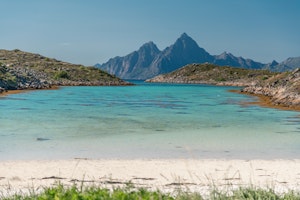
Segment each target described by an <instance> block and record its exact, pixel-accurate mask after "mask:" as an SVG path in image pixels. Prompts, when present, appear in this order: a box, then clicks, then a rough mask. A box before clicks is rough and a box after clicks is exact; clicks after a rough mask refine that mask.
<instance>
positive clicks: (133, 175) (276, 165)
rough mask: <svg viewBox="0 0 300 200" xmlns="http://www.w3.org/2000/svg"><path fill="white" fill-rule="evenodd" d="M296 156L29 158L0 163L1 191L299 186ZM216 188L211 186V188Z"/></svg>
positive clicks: (278, 189)
mask: <svg viewBox="0 0 300 200" xmlns="http://www.w3.org/2000/svg"><path fill="white" fill-rule="evenodd" d="M299 179H300V160H221V159H218V160H212V159H203V160H201V159H199V160H198V159H135V160H121V159H112V160H109V159H108V160H93V159H86V158H82V159H72V160H30V161H20V160H19V161H1V162H0V191H2V192H3V191H5V192H8V193H9V192H10V193H16V192H28V191H32V190H33V189H34V190H37V191H39V190H41V189H43V188H44V187H51V186H54V185H57V184H58V183H61V184H63V185H65V186H72V185H74V184H77V185H81V184H83V185H84V186H89V185H91V186H100V187H104V188H109V189H111V188H116V187H125V186H126V185H127V184H128V183H131V184H133V185H134V186H135V187H142V188H148V189H150V190H157V189H158V190H161V191H163V192H175V191H176V190H177V191H178V189H181V190H184V191H185V190H186V191H190V192H199V193H202V194H206V193H208V192H209V191H211V189H215V188H217V189H225V190H226V189H227V190H228V189H231V190H232V189H237V188H240V187H254V188H265V189H274V190H275V191H276V192H287V191H290V190H295V191H297V190H299V187H300V182H299ZM214 187H215V188H214Z"/></svg>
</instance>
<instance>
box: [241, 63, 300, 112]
mask: <svg viewBox="0 0 300 200" xmlns="http://www.w3.org/2000/svg"><path fill="white" fill-rule="evenodd" d="M241 92H242V93H248V94H254V95H263V96H265V97H267V98H269V100H270V102H271V103H272V105H274V106H283V107H286V108H291V109H296V110H300V68H298V69H296V70H294V71H293V72H290V73H282V74H279V75H277V76H274V77H273V78H271V79H270V80H268V81H266V82H264V83H261V84H257V85H254V86H248V87H245V88H243V89H242V90H241Z"/></svg>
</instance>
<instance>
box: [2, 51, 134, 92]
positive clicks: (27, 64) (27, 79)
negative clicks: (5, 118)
mask: <svg viewBox="0 0 300 200" xmlns="http://www.w3.org/2000/svg"><path fill="white" fill-rule="evenodd" d="M102 85H103V86H118V85H131V84H130V83H128V82H125V81H123V80H121V79H119V78H117V77H116V76H113V75H110V74H108V73H106V72H104V71H102V70H100V69H97V68H95V67H86V66H83V65H75V64H71V63H67V62H62V61H59V60H56V59H52V58H47V57H45V56H42V55H39V54H33V53H28V52H24V51H20V50H18V49H15V50H12V51H8V50H0V93H2V92H5V91H8V90H28V89H50V88H53V87H57V86H102Z"/></svg>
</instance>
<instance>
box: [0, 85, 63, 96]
mask: <svg viewBox="0 0 300 200" xmlns="http://www.w3.org/2000/svg"><path fill="white" fill-rule="evenodd" d="M58 89H59V86H51V87H50V88H41V89H22V90H7V91H4V92H2V93H0V97H5V96H8V95H11V94H20V93H26V92H31V91H38V90H58Z"/></svg>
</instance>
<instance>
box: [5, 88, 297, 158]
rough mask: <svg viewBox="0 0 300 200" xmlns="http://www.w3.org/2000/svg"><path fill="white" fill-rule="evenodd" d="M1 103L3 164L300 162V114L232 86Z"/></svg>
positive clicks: (45, 96)
mask: <svg viewBox="0 0 300 200" xmlns="http://www.w3.org/2000/svg"><path fill="white" fill-rule="evenodd" d="M137 83H138V84H137V85H136V86H130V87H62V88H60V89H59V90H39V91H32V92H26V93H21V94H14V95H9V96H6V97H1V99H0V107H1V110H0V112H1V113H0V127H1V129H0V159H1V160H16V159H68V158H95V159H101V158H120V159H123V158H124V159H126V158H213V159H214V158H224V159H254V158H256V159H274V158H278V159H280V158H288V159H293V158H297V159H299V158H300V113H299V112H293V111H282V110H277V109H271V108H262V107H259V106H256V105H249V106H245V105H244V104H243V103H244V102H249V101H253V100H255V97H251V96H246V95H241V94H236V93H231V92H228V90H229V89H234V87H216V86H208V85H182V84H176V85H170V84H148V83H141V82H137Z"/></svg>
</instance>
